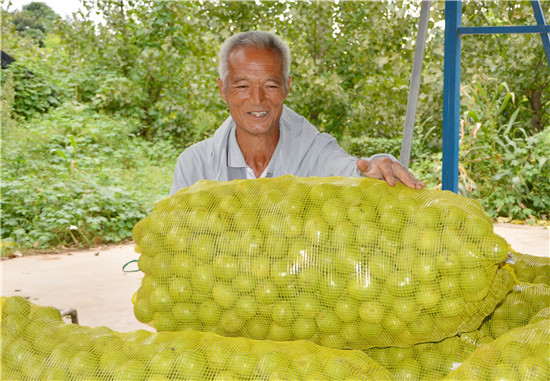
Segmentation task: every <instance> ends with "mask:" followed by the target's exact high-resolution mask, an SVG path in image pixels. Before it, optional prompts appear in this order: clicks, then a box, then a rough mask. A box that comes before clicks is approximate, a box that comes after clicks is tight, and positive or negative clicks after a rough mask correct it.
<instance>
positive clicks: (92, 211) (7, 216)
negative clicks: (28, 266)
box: [1, 104, 178, 249]
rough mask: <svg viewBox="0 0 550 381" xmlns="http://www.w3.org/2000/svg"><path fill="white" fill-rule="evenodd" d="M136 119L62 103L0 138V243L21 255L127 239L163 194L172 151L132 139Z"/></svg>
mask: <svg viewBox="0 0 550 381" xmlns="http://www.w3.org/2000/svg"><path fill="white" fill-rule="evenodd" d="M137 129H138V123H136V121H135V120H133V119H121V118H112V117H107V116H104V115H101V114H97V113H94V112H92V111H90V110H89V109H88V108H87V107H84V106H81V105H78V104H65V105H63V106H62V107H60V108H59V109H57V110H54V111H52V112H51V113H49V114H46V115H44V116H43V117H42V118H40V119H32V120H30V121H28V122H24V123H21V122H20V123H18V124H17V125H15V126H14V127H12V128H9V129H4V130H3V131H2V145H3V150H2V160H3V161H4V162H6V161H9V162H10V166H6V167H4V169H3V171H2V217H1V222H2V228H1V234H2V240H4V241H6V242H15V246H16V248H18V249H29V248H36V249H48V248H52V247H56V246H60V245H63V246H83V247H88V246H92V245H95V244H98V243H100V242H120V241H122V240H125V239H130V238H131V230H132V227H133V226H134V224H135V223H136V222H137V221H139V220H140V219H141V218H143V217H144V216H145V215H146V214H147V211H148V209H150V208H151V207H152V206H153V205H154V204H155V203H156V202H157V201H158V200H159V199H160V198H162V197H164V196H166V195H167V194H168V191H169V188H170V184H171V176H172V171H173V166H172V163H171V162H172V160H175V159H174V158H175V157H177V153H178V151H176V150H175V149H174V148H173V147H172V146H171V144H170V143H169V142H168V141H164V142H146V141H143V140H142V139H140V138H138V137H136V136H135V135H134V131H136V130H137Z"/></svg>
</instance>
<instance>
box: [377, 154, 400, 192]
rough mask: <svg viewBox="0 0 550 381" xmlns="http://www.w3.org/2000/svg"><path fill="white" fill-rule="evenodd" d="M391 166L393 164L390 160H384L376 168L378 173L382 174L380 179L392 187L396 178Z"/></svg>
mask: <svg viewBox="0 0 550 381" xmlns="http://www.w3.org/2000/svg"><path fill="white" fill-rule="evenodd" d="M393 164H394V162H393V161H392V160H391V159H388V158H385V159H383V160H382V165H379V166H378V168H379V169H380V172H381V173H382V177H384V180H386V182H387V183H388V184H389V185H391V186H392V187H393V186H394V185H395V183H396V182H397V180H398V178H396V173H395V171H394V168H393Z"/></svg>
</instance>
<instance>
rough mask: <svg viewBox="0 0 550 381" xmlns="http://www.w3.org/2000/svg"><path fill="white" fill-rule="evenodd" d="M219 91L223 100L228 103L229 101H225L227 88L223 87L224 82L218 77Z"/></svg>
mask: <svg viewBox="0 0 550 381" xmlns="http://www.w3.org/2000/svg"><path fill="white" fill-rule="evenodd" d="M218 89H219V90H220V95H221V96H222V99H223V100H224V101H226V102H227V99H225V88H224V87H223V81H222V79H221V78H220V77H218Z"/></svg>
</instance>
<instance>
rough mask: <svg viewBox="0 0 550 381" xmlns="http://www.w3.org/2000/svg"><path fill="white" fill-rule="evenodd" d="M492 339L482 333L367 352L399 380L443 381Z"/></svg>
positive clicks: (476, 332)
mask: <svg viewBox="0 0 550 381" xmlns="http://www.w3.org/2000/svg"><path fill="white" fill-rule="evenodd" d="M491 341H492V339H491V338H488V337H486V336H484V335H483V334H482V333H480V332H479V331H473V332H468V333H463V334H461V335H460V336H453V337H449V338H447V339H444V340H442V341H439V342H435V343H422V344H416V345H413V346H411V347H407V348H401V347H386V348H370V349H366V350H365V351H364V352H365V353H366V354H367V355H369V357H370V358H372V359H373V360H375V361H376V362H378V363H379V364H380V365H382V366H383V367H385V368H386V369H388V370H389V371H390V372H391V374H392V376H393V377H394V378H395V379H396V380H441V379H443V378H444V377H445V376H446V375H447V374H449V373H450V372H451V371H452V370H453V369H455V368H457V367H458V366H460V365H461V364H462V362H463V361H464V360H466V359H467V358H468V357H469V356H470V354H472V352H473V351H474V350H475V349H476V348H477V347H478V346H480V345H481V344H485V343H488V342H491Z"/></svg>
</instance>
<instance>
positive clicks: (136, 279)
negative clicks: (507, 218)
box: [0, 224, 550, 332]
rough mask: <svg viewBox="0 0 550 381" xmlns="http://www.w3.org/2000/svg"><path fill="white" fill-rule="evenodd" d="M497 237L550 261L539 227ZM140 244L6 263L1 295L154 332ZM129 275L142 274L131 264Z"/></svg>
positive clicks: (548, 241)
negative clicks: (140, 307)
mask: <svg viewBox="0 0 550 381" xmlns="http://www.w3.org/2000/svg"><path fill="white" fill-rule="evenodd" d="M495 232H496V233H497V234H499V235H501V236H502V237H504V238H505V239H506V240H507V241H508V242H509V243H510V244H511V246H512V248H513V249H514V250H516V251H519V252H522V253H525V254H531V255H537V256H545V257H550V230H549V229H547V228H542V227H539V226H527V225H512V224H495ZM138 257H139V256H138V254H137V253H135V252H134V245H133V244H127V245H118V246H109V247H104V248H96V249H90V250H85V251H78V252H76V251H75V252H72V253H63V254H49V255H35V256H26V257H19V258H14V259H8V260H3V261H2V262H1V263H0V265H1V272H2V283H1V286H2V289H1V295H3V296H12V295H21V296H25V297H28V298H29V299H30V300H31V301H32V302H34V303H36V304H39V305H50V306H55V307H57V308H59V309H62V310H67V309H76V311H77V315H78V319H79V323H80V324H81V325H86V326H91V327H96V326H107V327H109V328H111V329H114V330H116V331H119V332H128V331H133V330H136V329H146V330H150V331H153V329H152V328H151V327H149V326H147V325H145V324H142V323H140V322H138V321H137V320H136V319H135V317H134V314H133V309H132V302H131V298H132V295H133V294H134V292H135V291H136V290H137V289H138V288H139V286H140V283H141V279H142V276H143V274H142V273H141V272H125V271H123V266H124V265H125V264H127V263H128V262H129V261H132V260H136V259H138ZM126 270H137V264H136V263H132V264H129V265H128V266H127V268H126ZM67 321H69V320H67Z"/></svg>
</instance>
